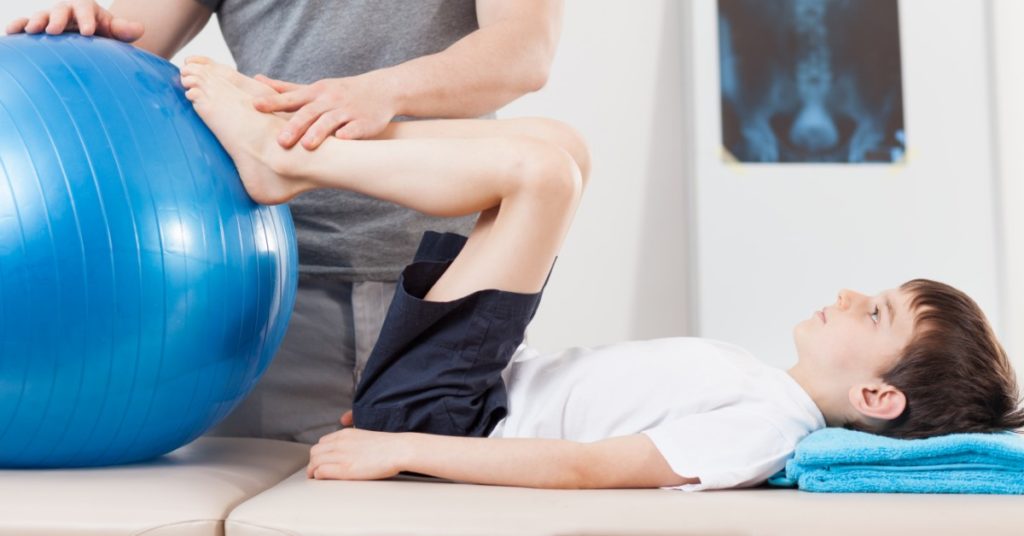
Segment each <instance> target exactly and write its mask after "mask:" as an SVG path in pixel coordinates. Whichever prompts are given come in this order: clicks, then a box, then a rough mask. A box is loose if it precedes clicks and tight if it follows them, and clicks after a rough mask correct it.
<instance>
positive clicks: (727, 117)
mask: <svg viewBox="0 0 1024 536" xmlns="http://www.w3.org/2000/svg"><path fill="white" fill-rule="evenodd" d="M718 30H719V33H718V41H719V57H720V58H719V59H720V63H721V84H722V143H723V145H724V146H725V148H726V149H727V150H728V152H729V153H730V154H731V156H732V158H734V159H735V160H738V161H740V162H858V163H859V162H899V161H902V159H903V153H904V150H905V147H906V137H905V133H904V127H903V80H902V76H901V62H900V35H899V13H898V4H897V0H718Z"/></svg>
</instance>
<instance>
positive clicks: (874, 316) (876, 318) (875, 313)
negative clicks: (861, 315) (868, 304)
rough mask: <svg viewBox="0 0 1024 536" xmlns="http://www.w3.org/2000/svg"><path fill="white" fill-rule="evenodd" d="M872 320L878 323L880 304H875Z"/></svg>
mask: <svg viewBox="0 0 1024 536" xmlns="http://www.w3.org/2000/svg"><path fill="white" fill-rule="evenodd" d="M871 320H872V321H873V322H874V323H876V324H877V323H878V306H877V305H876V306H875V310H874V311H871Z"/></svg>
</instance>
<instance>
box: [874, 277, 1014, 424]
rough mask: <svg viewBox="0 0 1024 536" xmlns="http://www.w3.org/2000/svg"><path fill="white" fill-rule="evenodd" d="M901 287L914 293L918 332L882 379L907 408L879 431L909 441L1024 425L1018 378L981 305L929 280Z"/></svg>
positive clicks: (915, 326)
mask: <svg viewBox="0 0 1024 536" xmlns="http://www.w3.org/2000/svg"><path fill="white" fill-rule="evenodd" d="M900 289H901V290H903V291H905V292H907V293H909V294H910V296H911V301H910V308H911V310H912V311H914V314H915V317H916V318H915V325H914V335H913V337H912V339H911V341H910V343H909V344H907V346H906V347H905V348H904V349H903V353H902V355H901V356H900V358H899V360H898V361H897V362H896V365H895V366H894V367H893V368H892V369H891V370H889V371H888V372H886V373H885V374H883V375H882V380H883V381H885V382H886V383H888V384H889V385H892V386H893V387H895V388H897V389H899V390H901V391H903V394H904V395H906V400H907V407H906V409H905V410H904V411H903V413H902V414H901V415H900V416H899V417H898V418H896V419H894V420H892V421H890V422H889V423H888V424H887V426H886V427H885V428H884V429H882V430H875V432H876V433H879V434H882V435H886V436H891V437H899V438H907V439H909V438H922V437H930V436H935V435H943V434H950V433H960V432H996V431H1003V430H1016V429H1019V428H1024V408H1022V407H1021V405H1020V393H1019V391H1018V386H1017V378H1016V375H1015V374H1014V371H1013V368H1012V367H1011V366H1010V361H1009V359H1008V358H1007V356H1006V352H1005V351H1004V350H1003V347H1002V345H1000V344H999V341H998V340H996V336H995V334H994V333H993V332H992V328H991V327H990V326H989V323H988V320H987V319H986V318H985V314H984V313H983V312H982V311H981V308H979V307H978V305H977V304H976V303H974V300H972V299H971V298H970V297H969V296H967V295H966V294H964V293H963V292H961V291H959V290H957V289H955V288H953V287H951V286H949V285H946V284H944V283H938V282H936V281H931V280H928V279H914V280H911V281H907V282H906V283H904V284H903V285H901V286H900Z"/></svg>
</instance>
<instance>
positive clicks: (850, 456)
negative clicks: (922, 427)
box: [768, 428, 1024, 495]
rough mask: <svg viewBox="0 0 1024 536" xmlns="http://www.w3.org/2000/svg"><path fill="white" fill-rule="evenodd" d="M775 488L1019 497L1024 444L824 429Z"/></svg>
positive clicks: (998, 436)
mask: <svg viewBox="0 0 1024 536" xmlns="http://www.w3.org/2000/svg"><path fill="white" fill-rule="evenodd" d="M768 483H769V484H771V485H775V486H783V487H794V486H799V487H800V489H802V490H805V491H831V492H845V493H1001V494H1015V495H1020V494H1024V436H1021V435H1019V434H1016V433H1013V432H1003V433H994V434H950V435H944V436H937V437H930V438H927V439H893V438H891V437H883V436H879V435H875V434H868V433H864V432H857V431H853V430H846V429H843V428H826V429H824V430H818V431H817V432H814V433H812V434H810V435H808V436H807V437H805V438H804V439H803V440H802V441H800V443H798V444H797V446H796V453H795V455H794V456H793V458H792V459H790V460H789V461H788V462H786V469H785V470H784V471H780V472H779V473H778V474H776V475H775V476H773V477H772V478H771V479H769V480H768Z"/></svg>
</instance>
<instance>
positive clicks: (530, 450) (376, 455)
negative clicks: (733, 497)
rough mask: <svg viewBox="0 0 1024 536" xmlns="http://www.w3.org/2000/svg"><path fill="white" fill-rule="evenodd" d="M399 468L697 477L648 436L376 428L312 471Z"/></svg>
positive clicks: (484, 480) (561, 476) (637, 478)
mask: <svg viewBox="0 0 1024 536" xmlns="http://www.w3.org/2000/svg"><path fill="white" fill-rule="evenodd" d="M400 471H412V472H416V473H421V474H426V475H432V476H436V477H441V478H446V479H449V480H456V481H460V482H471V483H475V484H492V485H502V486H524V487H532V488H558V489H582V488H656V487H662V486H678V485H682V484H687V483H698V482H699V479H696V478H686V477H682V476H679V475H677V474H675V472H673V471H672V468H671V467H670V466H669V465H668V462H666V461H665V459H664V458H663V457H662V456H661V454H660V453H659V452H658V449H657V447H655V446H654V443H653V442H651V440H650V439H649V438H648V437H647V436H645V435H642V434H635V435H630V436H622V437H614V438H610V439H605V440H602V441H597V442H594V443H579V442H575V441H566V440H560V439H491V438H467V437H452V436H441V435H432V434H416V433H401V434H392V433H384V432H370V431H365V430H358V429H354V428H347V429H344V430H341V431H339V432H335V433H333V434H329V435H327V436H324V438H323V439H321V440H320V443H319V444H317V445H315V446H314V447H313V448H312V450H311V451H310V461H309V466H308V468H307V475H308V476H309V477H311V478H318V479H343V480H370V479H379V478H387V477H390V476H394V475H395V474H397V473H398V472H400Z"/></svg>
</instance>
